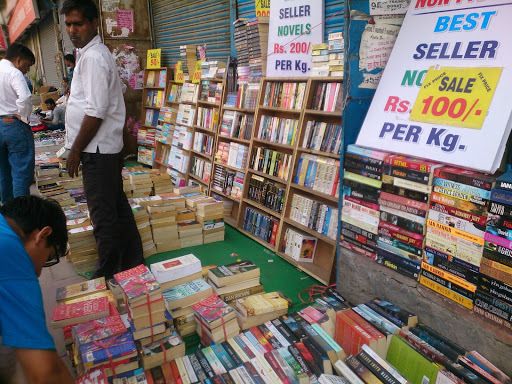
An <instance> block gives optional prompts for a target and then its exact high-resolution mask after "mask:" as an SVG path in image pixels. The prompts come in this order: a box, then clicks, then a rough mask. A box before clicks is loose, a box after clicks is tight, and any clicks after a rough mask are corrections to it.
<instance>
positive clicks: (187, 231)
mask: <svg viewBox="0 0 512 384" xmlns="http://www.w3.org/2000/svg"><path fill="white" fill-rule="evenodd" d="M178 234H179V241H180V246H181V248H185V247H193V246H195V245H201V244H203V228H202V225H201V223H199V222H198V221H197V220H195V219H193V220H183V221H181V222H180V223H178Z"/></svg>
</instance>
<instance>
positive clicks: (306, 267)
mask: <svg viewBox="0 0 512 384" xmlns="http://www.w3.org/2000/svg"><path fill="white" fill-rule="evenodd" d="M276 253H277V254H278V255H279V257H281V258H283V259H284V260H286V261H287V262H289V263H290V264H292V265H294V266H296V267H297V268H299V269H300V270H301V271H302V272H304V273H307V274H308V275H309V276H311V277H313V278H314V279H316V280H318V281H319V282H321V283H322V284H325V285H329V280H330V278H331V276H330V271H326V270H325V269H323V268H322V267H320V266H318V265H316V264H313V263H299V262H298V261H297V260H295V259H294V258H292V257H290V256H288V255H287V254H285V253H284V252H281V251H277V252H276ZM327 275H329V276H327Z"/></svg>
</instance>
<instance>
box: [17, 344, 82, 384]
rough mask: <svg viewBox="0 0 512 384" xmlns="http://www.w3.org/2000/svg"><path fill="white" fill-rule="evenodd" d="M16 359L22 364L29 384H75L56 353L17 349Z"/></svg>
mask: <svg viewBox="0 0 512 384" xmlns="http://www.w3.org/2000/svg"><path fill="white" fill-rule="evenodd" d="M16 358H17V359H18V361H19V362H20V364H21V367H22V368H23V372H24V373H25V377H26V379H27V382H28V383H29V384H35V383H38V384H39V383H41V384H43V383H59V384H68V383H69V384H71V383H73V382H74V380H73V378H72V376H71V374H70V373H69V371H68V369H67V368H66V366H65V365H64V363H63V362H62V360H61V359H60V357H59V356H58V355H57V352H55V351H51V350H48V351H46V350H42V349H16ZM35 362H37V363H35Z"/></svg>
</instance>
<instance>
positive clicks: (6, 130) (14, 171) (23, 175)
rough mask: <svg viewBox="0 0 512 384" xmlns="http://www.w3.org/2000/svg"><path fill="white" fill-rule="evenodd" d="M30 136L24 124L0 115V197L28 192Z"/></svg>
mask: <svg viewBox="0 0 512 384" xmlns="http://www.w3.org/2000/svg"><path fill="white" fill-rule="evenodd" d="M34 166H35V149H34V136H33V135H32V130H31V129H30V126H29V125H28V124H25V123H23V122H21V121H19V120H16V119H13V120H12V122H11V121H5V120H3V119H2V118H1V117H0V200H1V201H2V203H5V202H7V201H9V200H11V199H12V198H14V197H18V196H28V195H30V185H31V184H32V182H33V180H34Z"/></svg>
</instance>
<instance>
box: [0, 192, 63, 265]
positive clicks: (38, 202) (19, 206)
mask: <svg viewBox="0 0 512 384" xmlns="http://www.w3.org/2000/svg"><path fill="white" fill-rule="evenodd" d="M0 213H1V214H2V215H4V216H5V217H8V218H10V219H12V220H13V221H14V222H15V223H16V225H18V226H19V227H20V229H21V230H22V231H23V233H24V234H25V235H27V236H28V235H29V234H31V233H32V232H33V231H35V230H41V229H43V228H44V227H46V226H48V227H50V228H51V229H52V233H51V234H50V236H48V245H50V246H54V247H55V249H56V250H57V254H58V255H60V256H62V255H64V254H65V253H66V250H67V245H68V230H67V227H66V216H65V215H64V211H63V210H62V208H61V207H60V205H59V203H57V201H55V200H53V199H42V198H40V197H37V196H20V197H16V198H14V199H12V200H9V201H8V202H7V203H5V204H4V205H3V206H2V207H0Z"/></svg>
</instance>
